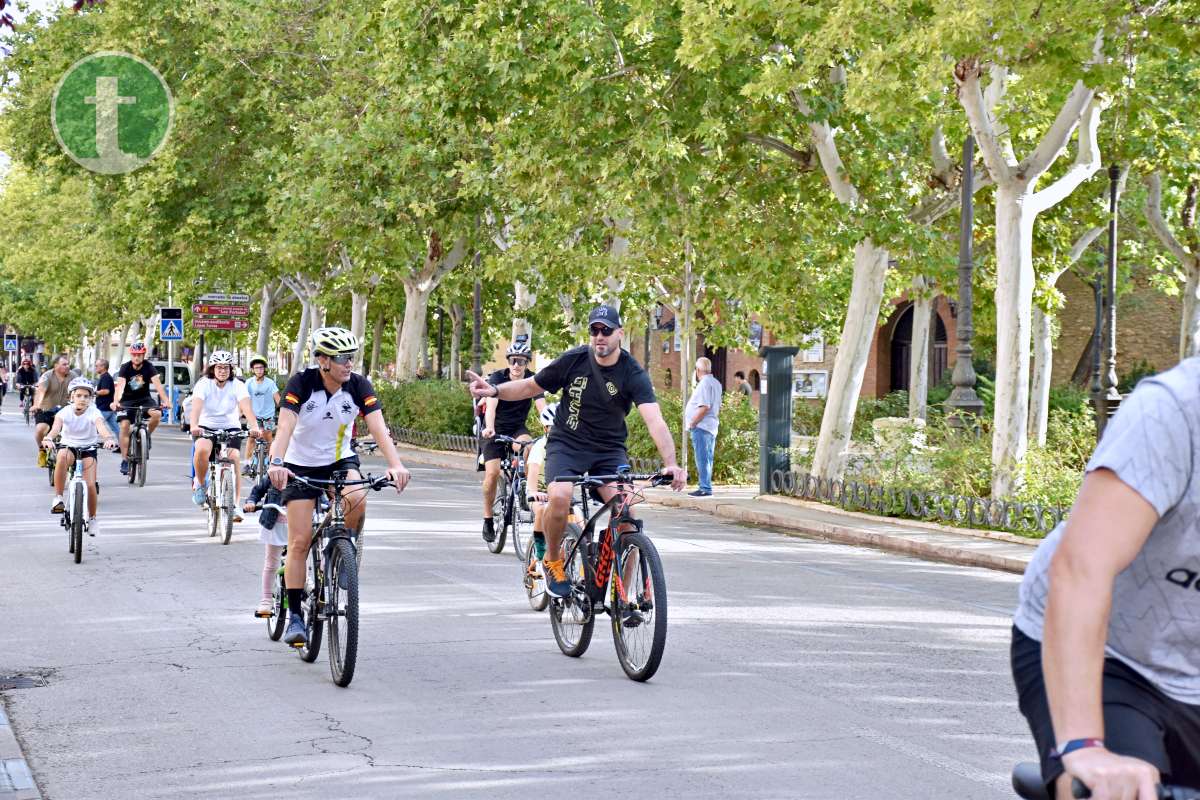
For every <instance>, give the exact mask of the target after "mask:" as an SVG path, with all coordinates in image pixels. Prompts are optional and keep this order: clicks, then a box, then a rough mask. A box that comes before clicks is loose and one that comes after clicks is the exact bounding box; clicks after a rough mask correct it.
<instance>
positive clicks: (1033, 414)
mask: <svg viewBox="0 0 1200 800" xmlns="http://www.w3.org/2000/svg"><path fill="white" fill-rule="evenodd" d="M1053 373H1054V318H1053V317H1052V316H1050V315H1049V314H1047V313H1046V312H1045V311H1043V310H1042V309H1041V307H1040V306H1034V307H1033V379H1032V384H1031V387H1030V390H1029V392H1030V394H1029V438H1030V439H1031V440H1032V441H1033V442H1034V443H1035V444H1036V445H1037V446H1038V447H1045V446H1046V429H1047V427H1048V426H1049V424H1050V378H1051V375H1053Z"/></svg>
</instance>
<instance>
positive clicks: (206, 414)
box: [192, 378, 250, 430]
mask: <svg viewBox="0 0 1200 800" xmlns="http://www.w3.org/2000/svg"><path fill="white" fill-rule="evenodd" d="M192 397H195V398H197V399H200V400H203V401H204V408H202V409H201V410H200V425H201V427H204V428H217V429H224V430H228V429H230V428H240V427H241V426H242V422H241V413H242V412H241V410H240V409H239V408H238V402H240V401H242V400H246V399H248V398H249V397H250V393H249V392H247V391H246V384H244V383H242V382H241V381H239V380H237V379H236V378H231V379H230V380H227V381H225V386H224V387H223V388H220V387H218V386H217V382H216V381H214V380H213V379H212V378H201V379H200V382H199V383H197V384H196V388H195V389H193V390H192Z"/></svg>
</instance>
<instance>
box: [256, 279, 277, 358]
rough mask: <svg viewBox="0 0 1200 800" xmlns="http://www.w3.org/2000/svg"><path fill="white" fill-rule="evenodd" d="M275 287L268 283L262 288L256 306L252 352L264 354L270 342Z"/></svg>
mask: <svg viewBox="0 0 1200 800" xmlns="http://www.w3.org/2000/svg"><path fill="white" fill-rule="evenodd" d="M274 290H275V287H274V284H272V283H268V284H267V285H266V286H264V287H263V288H262V297H260V298H259V306H258V336H257V337H256V340H255V346H254V352H256V353H259V354H262V355H266V352H267V348H268V347H269V346H270V343H271V318H272V317H274V316H275V291H274Z"/></svg>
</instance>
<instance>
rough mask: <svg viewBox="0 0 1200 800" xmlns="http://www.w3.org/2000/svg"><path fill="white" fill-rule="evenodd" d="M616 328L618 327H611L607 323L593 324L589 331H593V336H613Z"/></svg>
mask: <svg viewBox="0 0 1200 800" xmlns="http://www.w3.org/2000/svg"><path fill="white" fill-rule="evenodd" d="M615 330H616V328H610V327H608V326H607V325H593V326H592V327H590V328H588V332H589V333H591V334H592V336H612V335H613V331H615Z"/></svg>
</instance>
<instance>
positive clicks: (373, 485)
mask: <svg viewBox="0 0 1200 800" xmlns="http://www.w3.org/2000/svg"><path fill="white" fill-rule="evenodd" d="M290 480H293V481H296V482H297V483H303V484H304V485H305V486H310V487H312V488H313V489H322V488H327V487H335V488H336V487H341V488H345V487H348V486H364V487H366V488H368V489H373V490H375V491H377V492H378V491H380V490H381V489H384V488H385V487H388V486H391V485H393V484H392V479H391V478H389V477H388V476H386V475H384V476H382V477H376V476H374V475H371V474H368V475H367V477H365V478H356V479H354V480H346V479H345V478H333V479H329V480H326V479H324V478H306V477H304V476H302V475H296V474H293V475H292V477H291V478H290Z"/></svg>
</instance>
